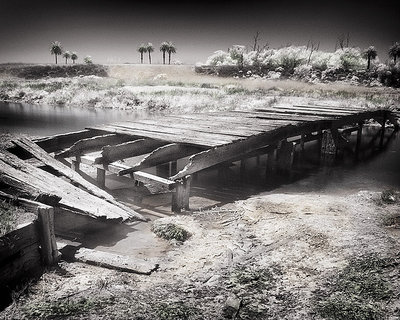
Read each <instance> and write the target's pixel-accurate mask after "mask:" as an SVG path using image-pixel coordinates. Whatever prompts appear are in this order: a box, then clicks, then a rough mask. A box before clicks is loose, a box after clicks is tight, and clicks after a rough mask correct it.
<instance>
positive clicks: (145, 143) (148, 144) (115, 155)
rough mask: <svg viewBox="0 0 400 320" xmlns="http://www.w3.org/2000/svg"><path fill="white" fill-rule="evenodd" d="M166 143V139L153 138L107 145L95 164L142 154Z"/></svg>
mask: <svg viewBox="0 0 400 320" xmlns="http://www.w3.org/2000/svg"><path fill="white" fill-rule="evenodd" d="M165 144H166V142H164V141H157V140H153V139H137V140H134V141H129V142H125V143H121V144H117V145H113V146H105V147H103V149H102V151H101V157H97V158H96V159H95V161H94V164H101V163H111V162H114V161H117V160H122V159H126V158H132V157H136V156H140V155H142V154H146V153H149V152H151V151H153V150H154V149H156V148H158V147H161V146H163V145H165Z"/></svg>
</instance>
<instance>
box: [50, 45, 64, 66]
mask: <svg viewBox="0 0 400 320" xmlns="http://www.w3.org/2000/svg"><path fill="white" fill-rule="evenodd" d="M62 52H63V48H62V45H61V42H59V41H53V42H52V43H51V45H50V53H51V54H54V56H55V57H56V64H57V56H60V55H61V54H62Z"/></svg>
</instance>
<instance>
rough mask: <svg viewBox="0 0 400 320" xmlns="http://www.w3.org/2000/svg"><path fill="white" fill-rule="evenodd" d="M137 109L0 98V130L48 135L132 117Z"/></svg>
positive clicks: (136, 114) (135, 115) (131, 118)
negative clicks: (41, 103)
mask: <svg viewBox="0 0 400 320" xmlns="http://www.w3.org/2000/svg"><path fill="white" fill-rule="evenodd" d="M138 116H139V114H138V113H136V112H133V111H129V110H119V109H115V110H114V109H94V108H93V109H88V108H77V107H66V106H38V105H31V104H26V103H4V102H0V133H24V134H29V135H32V136H48V135H53V134H58V133H65V132H70V131H77V130H82V129H84V128H85V127H88V126H94V125H100V124H106V123H112V122H117V121H126V120H133V119H135V118H137V117H138Z"/></svg>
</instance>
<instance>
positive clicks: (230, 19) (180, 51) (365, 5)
mask: <svg viewBox="0 0 400 320" xmlns="http://www.w3.org/2000/svg"><path fill="white" fill-rule="evenodd" d="M0 24H1V27H0V62H40V63H48V62H53V57H52V56H51V55H50V53H49V45H50V42H51V41H54V40H58V41H60V42H61V43H62V45H63V47H64V48H65V49H67V50H70V51H76V52H77V53H78V55H79V57H80V58H83V57H84V56H86V55H91V56H92V57H93V60H94V62H99V63H125V62H132V63H137V62H139V54H138V53H137V52H136V49H137V47H138V46H139V45H140V43H142V42H146V43H147V42H152V43H153V45H154V46H155V48H156V50H155V52H154V54H153V62H154V63H157V62H158V63H159V62H161V54H160V52H159V50H158V47H159V44H160V43H161V42H162V41H172V42H173V43H175V45H176V46H177V54H176V55H175V56H174V57H173V59H177V60H179V61H181V62H183V63H196V62H205V61H206V59H207V57H208V56H209V55H211V54H212V53H213V52H214V51H216V50H219V49H222V50H227V48H228V47H230V46H232V45H234V44H242V45H251V44H252V41H253V40H252V38H253V36H254V34H255V33H256V31H259V32H260V38H261V41H260V42H261V43H262V44H263V43H265V42H268V43H269V46H270V47H273V48H275V47H280V46H283V45H286V44H294V45H305V44H307V42H308V41H309V40H312V41H314V42H320V43H321V45H320V48H321V49H323V50H327V51H333V50H334V48H335V43H336V40H337V38H338V36H339V35H340V34H347V33H349V36H350V45H351V46H358V47H361V48H365V47H367V46H369V45H374V46H375V47H376V48H377V49H378V55H379V56H380V59H381V60H383V61H384V60H386V59H387V49H388V47H389V46H390V45H391V44H392V43H393V42H395V41H400V0H397V1H393V0H389V1H375V2H372V1H371V2H369V1H350V0H349V1H345V0H336V1H334V0H331V1H322V0H320V1H306V0H304V1H301V0H298V1H295V2H294V1H287V0H286V1H285V0H275V1H253V0H242V1H240V2H237V1H189V0H188V1H184V2H181V1H179V2H176V1H164V2H163V3H162V4H160V3H158V2H155V1H145V0H143V1H130V2H123V1H119V0H109V1H100V0H99V1H94V0H81V1H73V0H69V1H68V0H67V1H60V0H57V1H48V0H44V1H40V0H37V1H32V0H30V1H27V0H0Z"/></svg>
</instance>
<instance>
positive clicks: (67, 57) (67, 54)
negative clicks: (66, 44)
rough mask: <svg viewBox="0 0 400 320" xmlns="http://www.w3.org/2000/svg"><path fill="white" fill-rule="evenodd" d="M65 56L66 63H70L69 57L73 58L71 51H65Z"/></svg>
mask: <svg viewBox="0 0 400 320" xmlns="http://www.w3.org/2000/svg"><path fill="white" fill-rule="evenodd" d="M63 58H65V64H68V59H69V58H71V52H69V51H65V52H64V54H63Z"/></svg>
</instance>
